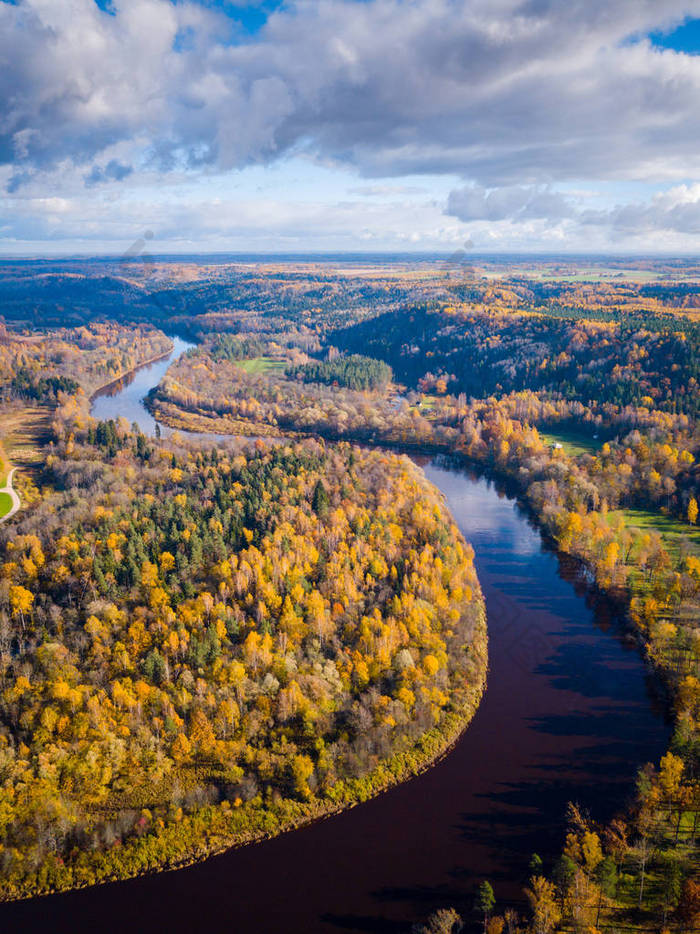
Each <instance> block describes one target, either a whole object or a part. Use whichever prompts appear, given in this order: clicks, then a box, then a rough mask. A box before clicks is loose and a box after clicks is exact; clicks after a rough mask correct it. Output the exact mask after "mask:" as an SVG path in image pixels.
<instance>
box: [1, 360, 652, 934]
mask: <svg viewBox="0 0 700 934" xmlns="http://www.w3.org/2000/svg"><path fill="white" fill-rule="evenodd" d="M186 346H187V345H184V347H186ZM184 347H180V346H179V345H178V349H179V350H182V349H184ZM176 352H177V351H176ZM166 366H167V361H166V362H165V363H161V364H156V365H155V366H153V367H150V368H149V369H147V370H143V371H141V373H140V374H138V375H137V377H136V379H135V380H134V381H133V382H132V383H130V384H129V385H128V386H126V387H125V388H124V389H123V391H122V392H121V394H120V395H117V396H111V397H103V398H101V399H98V400H97V401H96V403H95V406H94V410H93V411H94V414H95V415H97V416H100V417H114V416H115V415H119V414H122V415H125V416H126V417H127V418H128V419H129V421H139V422H140V423H141V424H142V425H143V427H144V429H146V428H149V430H150V431H152V430H153V427H154V425H153V424H152V420H151V422H148V421H144V418H143V415H142V411H143V410H142V407H141V406H140V404H139V402H138V399H139V398H140V396H142V395H143V394H144V392H145V391H147V389H148V388H150V386H151V385H153V384H154V381H156V382H157V379H160V377H161V376H162V373H163V372H164V370H165V368H166ZM156 377H157V379H156ZM134 387H137V388H134ZM139 394H140V395H139ZM150 418H151V417H150V416H148V419H150ZM422 466H423V468H424V470H425V473H426V475H427V477H428V478H429V479H430V480H431V482H432V483H434V484H435V485H436V486H437V487H439V488H440V490H442V492H443V494H444V495H445V497H446V500H447V503H448V505H449V508H450V510H451V511H452V515H453V516H454V518H455V520H456V522H457V524H458V525H459V527H460V528H461V530H462V532H463V533H464V535H465V537H466V538H467V539H468V540H469V541H470V542H471V543H472V545H473V546H474V549H475V552H476V566H477V570H478V573H479V578H480V580H481V584H482V588H483V591H484V595H485V598H486V605H487V611H488V624H489V640H490V643H489V656H490V672H489V680H488V689H487V692H486V695H485V697H484V700H483V703H482V705H481V707H480V708H479V711H478V712H477V714H476V717H475V718H474V720H473V722H472V724H471V726H470V727H469V728H468V730H467V731H466V732H465V733H464V735H463V737H462V739H461V740H460V741H459V743H458V744H457V745H456V746H455V748H454V749H453V751H452V752H451V753H450V754H449V755H448V756H447V757H446V758H445V759H443V760H442V761H441V762H439V763H438V764H437V765H435V766H434V767H433V768H432V769H430V770H429V771H428V772H426V773H425V774H424V775H421V776H419V777H418V778H415V779H413V780H412V781H409V782H407V783H405V784H403V785H400V786H399V787H397V788H394V789H392V790H390V791H388V792H386V793H384V794H382V795H380V796H379V797H377V798H375V799H374V800H372V801H369V802H368V803H366V804H363V805H360V806H358V807H356V808H352V809H351V810H348V811H345V812H344V813H342V814H340V815H338V816H335V817H332V818H329V819H327V820H323V821H320V822H318V823H316V824H313V825H311V826H309V827H306V828H303V829H301V830H297V831H294V832H291V833H287V834H283V835H282V836H280V837H277V838H275V839H272V840H269V841H266V842H263V843H260V844H256V845H253V846H249V847H245V848H242V849H239V850H231V851H229V852H228V853H226V854H224V855H222V856H218V857H214V858H212V859H210V860H208V861H206V862H204V863H200V864H198V865H195V866H192V867H190V868H187V869H183V870H179V871H177V872H171V873H162V874H158V875H153V876H150V877H145V878H142V879H136V880H134V881H131V882H125V883H118V884H113V885H107V886H101V887H97V888H93V889H89V890H86V891H83V892H75V893H69V894H67V895H60V896H50V897H48V898H43V899H35V900H33V901H30V902H24V903H17V904H11V905H5V906H3V907H2V909H0V925H3V929H4V930H6V931H10V930H11V931H23V932H29V931H34V930H37V931H38V930H41V931H43V932H45V931H46V930H47V928H48V929H49V930H51V931H66V932H68V931H70V932H83V931H96V932H128V931H151V932H154V934H158V932H161V931H169V932H180V931H182V932H184V931H189V932H197V931H212V930H222V931H230V932H235V934H239V932H241V934H248V932H251V934H267V932H270V934H272V932H275V934H283V932H284V934H313V932H322V934H323V932H328V934H330V932H335V934H339V932H344V931H345V932H405V934H408V932H409V931H410V928H411V924H412V923H413V922H415V921H416V920H421V919H424V918H425V917H426V916H427V915H428V914H429V913H430V912H431V911H432V910H433V909H435V908H437V907H445V906H454V907H455V908H457V910H459V911H460V912H462V913H463V914H464V915H466V916H468V917H473V915H472V914H471V908H472V904H473V899H474V890H475V887H476V886H477V885H478V883H479V882H480V881H481V880H482V879H484V878H487V879H489V880H490V881H491V883H492V884H493V886H494V889H495V892H496V897H497V898H500V899H502V900H503V901H507V900H509V899H518V898H520V896H521V889H522V885H523V883H524V882H525V880H526V878H527V875H528V871H527V865H528V862H529V858H530V855H531V854H532V853H533V852H537V853H539V854H540V855H541V856H542V857H543V858H544V859H545V864H546V863H547V859H548V858H549V857H550V856H551V855H552V854H555V853H556V852H557V850H558V848H559V847H560V846H561V843H562V840H563V828H564V821H563V819H564V814H565V810H566V805H567V802H568V801H570V800H574V801H577V802H578V803H579V804H581V805H582V806H584V807H587V808H589V809H590V810H591V812H592V814H593V816H594V817H595V818H599V819H605V818H609V817H610V816H612V814H614V813H615V812H616V811H617V810H619V809H620V808H621V807H623V806H624V804H625V802H626V800H627V799H628V798H629V796H630V794H631V792H632V789H633V785H634V778H635V775H636V772H637V769H638V768H639V766H640V765H642V764H643V763H645V762H647V761H651V760H658V758H659V757H660V756H661V755H662V754H663V751H664V748H665V745H666V744H667V741H668V736H669V728H668V725H667V723H666V721H665V718H664V712H663V706H662V704H660V703H658V702H657V701H656V700H655V697H654V694H653V691H652V688H651V686H650V684H649V683H648V680H647V677H646V673H645V668H644V666H643V664H642V661H641V659H640V656H639V654H638V653H637V651H636V650H635V649H634V648H632V647H630V646H629V645H628V644H627V643H626V642H625V641H624V638H623V636H622V635H621V633H620V631H619V629H618V626H617V624H616V621H615V619H614V617H613V616H612V615H611V613H610V608H609V606H608V605H607V604H606V602H605V601H603V600H600V599H598V600H595V599H594V598H593V597H592V596H591V595H590V594H589V593H588V591H587V589H586V586H585V584H584V582H583V581H582V579H581V576H580V573H579V570H578V568H577V566H576V564H575V563H574V562H568V561H567V560H566V559H561V558H559V557H557V555H556V554H554V553H553V552H552V551H551V550H549V549H548V548H547V547H545V546H544V545H543V542H542V539H541V536H540V534H539V533H538V532H537V531H536V530H535V529H534V528H533V526H532V525H531V524H530V522H529V520H528V519H527V517H526V516H525V515H524V514H523V512H522V511H521V510H520V509H519V507H518V506H517V504H516V503H515V501H514V500H513V499H511V498H509V497H508V496H506V495H504V494H503V493H502V492H500V491H499V490H498V489H497V488H496V487H495V486H494V485H493V484H492V483H490V482H488V481H487V480H485V479H483V478H479V477H476V476H472V475H470V474H469V473H467V472H465V471H464V470H463V469H460V468H458V467H456V466H450V465H449V464H448V463H447V462H439V461H425V463H423V464H422Z"/></svg>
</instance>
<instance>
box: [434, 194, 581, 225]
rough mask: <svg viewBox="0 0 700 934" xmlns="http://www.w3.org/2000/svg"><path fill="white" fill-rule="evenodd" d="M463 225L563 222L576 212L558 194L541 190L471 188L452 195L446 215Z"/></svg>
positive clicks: (448, 200) (450, 195)
mask: <svg viewBox="0 0 700 934" xmlns="http://www.w3.org/2000/svg"><path fill="white" fill-rule="evenodd" d="M445 213H446V214H449V215H451V216H453V217H457V218H459V220H461V221H466V222H469V221H502V220H510V221H514V222H517V221H524V220H535V219H539V218H547V219H549V220H562V219H563V218H566V217H571V216H573V214H574V213H575V209H574V208H573V206H572V205H571V204H570V202H569V201H568V200H567V199H566V198H564V197H563V196H562V195H560V194H558V193H557V192H553V191H548V190H543V189H539V188H523V187H521V186H509V187H504V188H495V189H492V190H490V191H488V190H487V189H486V188H483V187H481V186H480V185H468V186H465V187H464V188H459V189H455V190H454V191H451V192H450V194H449V197H448V199H447V208H446V211H445Z"/></svg>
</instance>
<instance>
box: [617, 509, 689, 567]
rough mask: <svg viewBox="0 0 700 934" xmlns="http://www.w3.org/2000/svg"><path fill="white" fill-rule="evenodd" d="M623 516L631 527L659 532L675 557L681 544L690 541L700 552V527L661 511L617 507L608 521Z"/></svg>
mask: <svg viewBox="0 0 700 934" xmlns="http://www.w3.org/2000/svg"><path fill="white" fill-rule="evenodd" d="M617 516H622V518H623V519H624V521H625V525H626V526H627V528H629V529H640V530H641V531H643V532H647V531H648V532H658V533H659V535H661V537H662V538H663V540H664V545H665V546H666V548H667V549H668V551H669V553H670V554H671V556H672V557H673V558H674V559H677V558H678V555H679V552H680V546H681V544H682V543H683V542H688V543H689V544H690V546H691V549H692V550H693V551H696V552H697V553H698V554H700V529H699V528H697V527H694V526H691V525H689V524H688V523H687V522H681V521H680V520H679V519H674V518H672V517H670V516H665V515H664V514H663V513H661V512H650V511H649V510H646V509H615V510H611V511H610V512H609V513H608V521H614V519H615V517H617Z"/></svg>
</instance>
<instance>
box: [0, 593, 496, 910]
mask: <svg viewBox="0 0 700 934" xmlns="http://www.w3.org/2000/svg"><path fill="white" fill-rule="evenodd" d="M477 600H479V601H480V602H481V607H482V611H481V613H480V617H479V619H480V621H479V623H478V625H477V627H476V629H475V635H474V640H473V643H472V646H473V649H474V655H475V656H476V657H481V658H482V659H483V660H484V664H483V665H482V666H481V669H480V670H481V672H482V675H481V676H480V680H478V681H477V682H475V683H474V684H473V685H470V687H469V691H468V694H469V697H468V700H467V701H466V702H465V703H464V704H463V705H462V706H461V707H460V708H458V709H454V710H451V711H450V712H449V713H448V714H447V716H446V718H445V722H444V723H443V724H441V725H440V726H439V727H434V728H432V729H430V730H429V731H427V732H426V733H424V734H423V735H422V736H421V737H420V739H419V740H418V741H417V742H416V743H415V745H414V746H413V747H411V748H409V749H406V750H404V751H402V752H397V753H395V754H394V755H392V756H391V757H390V758H388V759H387V760H386V761H384V762H381V763H380V764H379V765H378V766H377V767H376V768H375V769H374V770H373V771H372V772H371V773H370V774H368V775H366V776H364V777H363V778H362V779H340V780H339V781H337V782H336V785H335V787H334V790H333V795H332V798H330V799H328V800H318V799H317V800H314V801H313V802H311V803H304V802H299V801H293V800H284V801H282V802H281V803H275V804H272V805H269V804H268V803H263V804H257V805H255V806H253V807H250V808H246V806H245V805H243V806H239V807H236V808H234V807H232V806H230V805H228V802H227V803H226V804H225V805H223V806H219V807H211V806H206V807H205V808H202V809H199V810H198V811H197V812H196V813H195V814H194V815H191V816H189V815H188V816H186V817H183V818H182V819H181V821H180V823H178V824H177V825H175V826H171V827H166V828H165V829H164V830H163V831H162V832H159V833H158V834H157V835H156V836H155V837H149V838H140V839H139V840H138V841H136V842H135V843H134V845H133V848H132V852H133V862H132V864H131V866H130V867H129V866H124V865H122V860H124V859H127V860H128V859H129V853H128V848H127V847H123V848H121V852H120V853H119V855H118V859H119V865H118V866H110V865H109V855H108V854H106V855H105V856H104V858H103V859H98V860H96V861H95V862H94V863H90V864H89V865H88V864H87V861H86V862H85V863H84V864H83V865H82V866H79V867H78V868H77V870H76V873H75V875H74V876H72V877H71V878H70V879H66V881H65V883H59V884H56V883H55V882H54V885H53V886H52V887H44V886H42V885H41V884H39V885H37V887H36V888H35V889H30V890H28V891H23V892H21V893H20V892H7V891H5V890H3V887H2V886H1V885H0V902H10V901H21V900H25V899H29V898H37V897H49V896H51V895H58V894H60V893H61V892H68V891H77V890H80V889H84V888H88V887H91V886H93V885H102V884H106V883H109V882H120V881H126V880H128V879H134V878H138V877H139V876H144V875H149V874H151V873H158V872H176V871H177V870H178V869H184V868H186V867H187V866H192V865H194V864H195V863H200V862H203V861H205V860H207V859H210V858H211V857H214V856H218V855H221V854H222V853H225V852H227V851H228V850H232V849H238V848H240V847H244V846H250V845H253V844H255V843H260V842H262V841H263V840H269V839H271V838H272V837H276V836H279V835H280V834H283V833H291V832H292V831H294V830H298V829H301V828H302V827H304V826H307V825H309V824H312V823H314V822H316V821H318V820H326V819H327V818H330V817H333V816H334V815H335V814H339V813H341V812H342V811H346V810H349V809H351V808H354V807H357V806H358V805H360V804H363V803H365V802H366V801H369V800H371V799H372V798H375V797H377V796H378V795H381V794H382V793H383V792H385V791H389V790H390V789H391V788H393V787H395V786H396V785H400V784H402V783H404V782H407V781H410V780H411V779H413V778H417V777H419V776H420V775H422V774H423V773H425V772H426V771H428V770H429V769H430V768H432V767H433V766H434V765H436V764H437V763H438V762H440V761H441V760H442V759H443V758H444V757H445V756H447V755H448V754H449V753H450V751H451V750H452V749H453V748H454V746H455V745H456V744H457V743H458V742H459V740H460V739H461V737H462V735H463V733H464V732H465V730H466V729H467V728H468V727H469V724H470V723H471V721H472V719H473V718H474V715H475V714H476V712H477V710H478V708H479V704H480V702H481V699H482V697H483V693H484V690H485V688H486V681H487V664H486V657H487V653H488V637H487V627H486V614H485V611H484V609H483V600H482V599H481V597H480V595H478V596H477ZM173 854H176V855H173ZM52 870H53V873H55V874H56V876H60V875H61V867H47V869H46V874H47V876H48V875H51V874H52ZM56 876H55V877H54V878H56Z"/></svg>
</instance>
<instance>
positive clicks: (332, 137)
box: [0, 0, 700, 232]
mask: <svg viewBox="0 0 700 934" xmlns="http://www.w3.org/2000/svg"><path fill="white" fill-rule="evenodd" d="M102 5H103V6H104V4H102ZM693 14H696V15H700V3H698V2H689V0H615V2H614V3H612V4H611V3H610V2H609V0H569V2H563V0H366V2H347V0H345V2H343V0H298V2H296V3H290V4H289V5H287V6H284V7H282V8H280V9H279V10H277V11H276V12H274V13H272V14H271V15H270V16H269V18H268V20H267V22H266V23H265V25H264V26H263V27H262V28H261V29H260V30H259V31H258V32H256V33H254V34H252V35H250V34H247V33H244V32H242V31H241V30H237V28H236V26H235V24H233V22H232V20H231V19H229V18H227V17H226V15H225V14H224V13H223V12H221V11H220V10H218V11H217V9H215V8H213V7H212V6H211V5H210V4H202V3H196V2H189V0H187V2H177V3H174V2H171V0H112V3H111V8H110V10H109V11H108V10H105V9H101V8H100V6H98V5H97V3H95V2H94V0H17V2H16V3H8V2H4V0H0V58H1V59H2V62H3V68H2V69H0V166H5V169H6V177H7V185H8V190H9V191H10V192H11V193H12V192H14V191H17V190H19V189H21V188H22V186H25V185H26V184H27V183H28V182H30V181H31V180H33V179H34V180H36V179H41V178H42V176H43V175H48V174H50V173H56V172H57V171H58V170H60V171H63V172H65V173H70V171H72V170H74V171H75V172H76V173H79V176H80V178H81V179H82V180H83V184H84V185H86V186H88V187H95V186H109V185H116V184H120V183H123V182H125V181H127V180H129V183H134V182H135V180H136V179H137V176H138V175H139V173H141V172H151V173H153V172H155V173H157V174H158V173H160V174H167V173H172V172H176V171H177V172H186V173H197V172H205V173H206V172H229V171H232V170H240V169H243V168H245V167H246V166H250V165H257V164H269V163H274V162H275V161H277V160H280V159H284V158H289V157H299V156H304V157H307V158H310V159H314V160H317V161H318V163H320V164H323V165H326V166H340V167H343V168H345V169H348V168H349V169H351V170H352V171H354V172H355V173H357V174H359V175H362V176H364V177H366V178H383V179H389V178H392V177H393V178H399V177H401V176H407V175H411V176H416V175H423V174H432V175H449V176H454V177H455V178H458V179H462V180H463V181H464V184H463V186H461V187H456V188H455V190H454V191H453V193H452V195H451V196H450V198H449V202H448V204H447V208H446V210H447V212H448V213H449V214H450V215H452V216H453V217H457V218H460V219H462V220H463V221H472V220H484V221H501V220H511V221H514V222H518V223H526V222H529V221H532V220H537V219H546V220H548V221H555V222H557V223H562V222H565V221H567V220H571V219H573V220H575V221H576V222H577V223H580V224H581V225H584V226H586V225H587V226H606V225H607V227H608V228H609V229H611V230H614V231H619V232H622V231H624V230H630V229H634V226H635V222H638V223H639V224H640V225H641V226H642V228H643V227H644V226H645V225H649V224H653V223H656V222H659V221H661V222H663V223H664V224H670V225H671V228H670V229H673V230H676V231H681V230H683V229H687V230H692V232H697V228H696V226H694V224H695V222H694V221H693V220H692V218H693V217H694V216H695V214H694V212H695V208H693V207H692V204H694V203H696V201H695V202H693V201H688V202H686V203H685V205H684V204H683V203H680V202H679V203H678V204H674V205H672V206H670V207H669V206H664V204H663V203H658V204H657V203H653V204H647V205H646V206H644V205H642V206H637V207H635V206H634V205H627V206H625V205H622V206H621V207H619V208H618V209H615V210H608V211H607V216H606V213H605V211H602V212H601V211H599V212H598V213H597V215H596V213H595V212H588V213H586V212H583V211H582V210H581V209H580V207H577V206H576V205H574V204H572V202H571V199H570V198H568V197H566V196H565V195H562V194H561V193H560V192H559V191H557V190H556V187H553V186H561V185H566V184H570V183H571V184H573V183H575V182H578V181H580V180H589V181H594V180H607V181H611V180H612V181H614V180H618V179H626V180H628V179H638V180H643V181H648V182H654V183H660V182H664V183H667V184H675V185H676V186H677V185H679V184H689V185H691V187H692V183H693V181H694V179H695V178H700V114H699V110H698V106H697V102H698V100H700V56H692V55H686V54H680V53H677V52H674V51H672V50H670V49H659V48H656V47H655V46H654V45H653V44H652V42H651V41H650V40H649V39H648V38H645V36H648V34H649V33H651V32H652V31H655V30H656V31H658V30H663V29H671V28H673V27H674V26H675V25H677V24H678V23H680V22H682V21H683V20H684V18H686V17H687V16H689V15H693ZM689 190H690V189H689ZM693 197H695V196H694V195H693ZM664 212H665V213H664ZM669 212H670V213H669ZM635 219H636V221H635Z"/></svg>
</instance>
